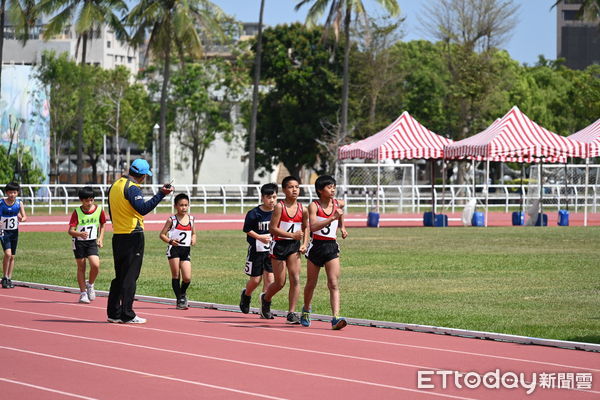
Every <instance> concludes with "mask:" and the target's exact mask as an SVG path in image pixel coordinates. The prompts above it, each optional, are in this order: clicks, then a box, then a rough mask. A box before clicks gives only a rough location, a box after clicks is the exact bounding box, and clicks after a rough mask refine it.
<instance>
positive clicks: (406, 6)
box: [213, 0, 556, 64]
mask: <svg viewBox="0 0 600 400" xmlns="http://www.w3.org/2000/svg"><path fill="white" fill-rule="evenodd" d="M363 1H364V2H365V4H366V6H367V8H368V11H369V12H370V13H372V14H373V15H376V13H377V12H378V10H381V9H380V8H379V7H378V6H376V5H374V3H375V2H374V1H373V0H363ZM430 1H431V0H398V4H399V5H400V9H401V12H402V15H403V16H404V17H406V21H405V23H404V28H403V30H404V32H405V35H404V38H403V40H407V41H408V40H414V39H430V38H429V37H427V34H426V33H424V32H421V31H420V28H419V21H418V19H417V17H418V15H419V14H420V13H422V12H424V9H423V6H424V5H425V4H427V3H429V2H430ZM213 2H214V3H215V4H217V5H219V6H220V7H221V8H222V9H223V10H224V11H225V12H226V13H227V14H229V15H232V16H235V17H236V18H237V19H238V20H240V21H243V22H253V21H254V22H256V21H258V13H259V7H260V0H213ZM296 3H297V1H296V0H265V15H264V22H265V24H268V25H277V24H282V23H289V22H295V21H301V22H304V19H305V16H306V10H307V8H306V6H305V7H304V8H303V9H302V10H300V11H298V12H296V11H294V5H295V4H296ZM514 3H515V4H517V5H519V6H520V8H519V13H518V14H519V16H518V19H519V21H518V24H517V27H516V28H515V30H514V32H513V35H512V37H511V38H510V39H509V40H508V41H507V42H506V43H504V44H503V46H501V47H502V48H504V49H506V50H508V52H509V53H510V55H511V57H512V58H514V59H515V60H518V61H520V62H521V63H527V64H534V63H535V62H536V61H537V59H538V55H539V54H543V55H544V56H545V57H546V58H549V59H555V58H556V10H555V9H553V10H550V6H551V5H552V4H553V3H554V1H553V0H514Z"/></svg>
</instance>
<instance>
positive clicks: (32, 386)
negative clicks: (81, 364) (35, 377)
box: [0, 378, 98, 400]
mask: <svg viewBox="0 0 600 400" xmlns="http://www.w3.org/2000/svg"><path fill="white" fill-rule="evenodd" d="M0 381H3V382H8V383H14V384H15V385H21V386H27V387H30V388H34V389H39V390H44V391H46V392H52V393H58V394H62V395H64V396H68V397H75V398H76V399H84V400H98V399H96V398H95V397H87V396H81V395H79V394H75V393H69V392H65V391H63V390H56V389H50V388H48V387H45V386H38V385H32V384H31V383H26V382H21V381H15V380H12V379H8V378H0Z"/></svg>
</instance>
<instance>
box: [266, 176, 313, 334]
mask: <svg viewBox="0 0 600 400" xmlns="http://www.w3.org/2000/svg"><path fill="white" fill-rule="evenodd" d="M281 186H282V188H283V193H284V194H285V200H283V201H281V202H280V203H279V204H277V206H275V210H274V211H273V216H272V217H271V224H270V225H269V231H270V232H271V235H273V245H272V246H271V250H270V251H271V258H272V259H271V263H272V264H273V274H274V278H275V281H274V282H273V283H271V284H270V285H269V287H268V288H267V291H266V292H265V293H262V294H261V295H260V301H261V311H260V315H261V317H263V318H273V314H272V313H271V299H272V298H273V296H274V295H275V294H276V293H277V292H279V291H280V290H281V289H283V287H284V286H285V281H286V270H287V272H289V275H290V290H289V298H288V305H289V308H288V314H287V323H288V324H300V318H299V317H298V315H297V314H296V313H295V310H296V304H297V303H298V297H299V295H300V253H303V254H304V253H305V252H306V245H307V242H308V215H307V213H306V212H305V210H304V209H303V207H302V204H300V203H298V201H297V199H298V195H299V194H300V183H299V181H298V178H295V177H293V176H288V177H286V178H284V179H283V182H282V183H281Z"/></svg>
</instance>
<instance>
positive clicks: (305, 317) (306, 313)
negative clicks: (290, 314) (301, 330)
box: [300, 308, 310, 328]
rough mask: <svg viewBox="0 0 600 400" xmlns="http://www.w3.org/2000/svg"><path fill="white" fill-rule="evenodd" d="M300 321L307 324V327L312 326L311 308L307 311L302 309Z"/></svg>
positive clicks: (303, 324) (304, 324)
mask: <svg viewBox="0 0 600 400" xmlns="http://www.w3.org/2000/svg"><path fill="white" fill-rule="evenodd" d="M300 323H301V324H302V326H306V327H307V328H308V327H309V326H310V310H308V311H306V310H305V309H304V308H303V309H302V316H301V317H300Z"/></svg>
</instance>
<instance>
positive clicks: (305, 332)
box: [0, 294, 600, 372]
mask: <svg viewBox="0 0 600 400" xmlns="http://www.w3.org/2000/svg"><path fill="white" fill-rule="evenodd" d="M0 296H2V297H11V298H18V299H26V300H38V301H41V300H40V299H38V298H30V297H21V296H8V295H2V294H0ZM57 304H60V305H68V306H76V307H81V305H80V304H77V303H72V304H71V303H57ZM85 308H96V309H99V310H105V308H103V307H95V306H90V305H86V306H85ZM4 310H8V311H18V310H12V309H4ZM144 315H149V316H154V317H162V318H171V319H177V320H184V321H188V322H189V321H190V318H189V317H178V316H174V315H164V314H154V313H148V312H144ZM193 321H198V322H213V321H211V320H207V319H200V318H197V319H194V320H193ZM222 324H223V325H230V326H239V324H236V323H230V322H225V323H222ZM252 328H253V329H266V330H269V331H277V332H285V333H291V334H297V335H310V336H318V337H325V338H329V339H334V340H340V339H342V340H348V341H356V342H362V343H374V344H378V345H385V346H396V347H407V348H413V349H420V350H428V351H441V352H446V353H452V354H464V355H469V356H474V357H488V358H493V359H499V360H507V361H517V362H523V363H531V364H539V365H550V366H553V367H564V368H569V369H578V370H586V371H593V372H600V369H597V368H590V367H584V366H577V365H567V364H559V363H554V362H549V361H537V360H529V359H524V358H515V357H508V356H499V355H494V354H485V353H474V352H470V351H463V350H452V349H444V348H439V347H431V346H420V345H414V344H405V343H395V342H386V341H381V340H372V339H363V338H356V337H348V336H342V335H328V334H324V333H315V332H309V331H308V330H306V329H281V328H273V327H262V326H255V327H252ZM559 350H560V349H559ZM564 351H572V350H564Z"/></svg>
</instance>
